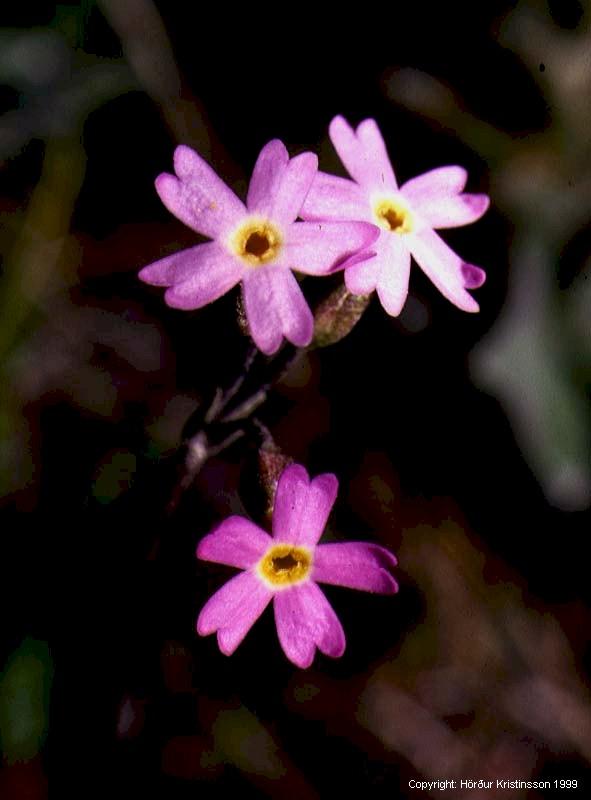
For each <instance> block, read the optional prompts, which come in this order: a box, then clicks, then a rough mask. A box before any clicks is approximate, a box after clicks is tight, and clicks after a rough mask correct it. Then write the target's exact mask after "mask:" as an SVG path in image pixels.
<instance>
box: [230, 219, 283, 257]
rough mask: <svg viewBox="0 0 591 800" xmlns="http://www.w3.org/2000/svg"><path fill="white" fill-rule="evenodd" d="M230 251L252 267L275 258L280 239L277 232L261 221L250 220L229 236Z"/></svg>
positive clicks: (273, 227)
mask: <svg viewBox="0 0 591 800" xmlns="http://www.w3.org/2000/svg"><path fill="white" fill-rule="evenodd" d="M229 244H230V249H231V251H232V252H233V253H234V254H235V255H237V256H238V257H239V258H241V259H242V260H243V261H246V262H247V264H249V265H250V266H252V267H258V266H260V265H261V264H268V263H269V261H273V260H274V259H275V258H277V255H278V253H279V250H280V249H281V244H282V239H281V234H280V232H279V230H278V229H277V228H276V227H275V226H274V225H273V224H272V223H270V222H268V221H267V220H263V219H250V220H249V221H248V222H246V223H244V224H243V225H241V226H240V227H239V228H237V229H236V230H235V231H234V233H233V234H232V235H231V236H230V242H229Z"/></svg>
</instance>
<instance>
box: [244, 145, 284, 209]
mask: <svg viewBox="0 0 591 800" xmlns="http://www.w3.org/2000/svg"><path fill="white" fill-rule="evenodd" d="M288 163H289V153H288V152H287V149H286V147H285V145H284V144H283V142H281V141H280V140H279V139H273V140H272V141H270V142H269V143H268V144H266V145H265V146H264V147H263V149H262V150H261V152H260V153H259V157H258V158H257V161H256V164H255V165H254V169H253V171H252V177H251V179H250V184H249V186H248V195H247V197H246V207H247V208H248V210H249V211H251V212H255V213H260V214H268V212H269V209H270V207H271V206H272V202H273V198H274V197H275V195H276V194H277V192H278V189H279V187H280V186H281V179H282V177H283V174H284V172H285V168H286V167H287V165H288Z"/></svg>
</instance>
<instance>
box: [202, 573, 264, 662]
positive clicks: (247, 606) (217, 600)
mask: <svg viewBox="0 0 591 800" xmlns="http://www.w3.org/2000/svg"><path fill="white" fill-rule="evenodd" d="M271 597H272V594H271V592H270V591H269V590H268V589H267V587H266V586H265V585H264V584H263V582H262V581H260V580H259V579H258V578H257V577H256V576H255V574H254V573H252V572H241V573H240V574H239V575H236V576H235V577H234V578H231V579H230V580H229V581H228V582H227V583H225V584H224V585H223V586H222V588H221V589H218V591H217V592H216V593H215V594H214V595H212V597H210V598H209V600H208V601H207V603H206V604H205V605H204V606H203V608H202V609H201V613H200V614H199V618H198V620H197V633H198V634H199V635H200V636H207V635H208V634H210V633H214V632H215V631H217V632H218V644H219V646H220V650H221V651H222V653H224V654H225V655H227V656H229V655H231V654H232V653H233V652H234V650H235V649H236V648H237V647H238V645H239V644H240V642H241V641H242V640H243V639H244V637H245V636H246V634H247V633H248V631H249V630H250V629H251V627H252V626H253V625H254V623H255V622H256V621H257V619H258V618H259V617H260V616H261V614H262V613H263V611H264V610H265V608H266V607H267V605H268V604H269V601H270V600H271Z"/></svg>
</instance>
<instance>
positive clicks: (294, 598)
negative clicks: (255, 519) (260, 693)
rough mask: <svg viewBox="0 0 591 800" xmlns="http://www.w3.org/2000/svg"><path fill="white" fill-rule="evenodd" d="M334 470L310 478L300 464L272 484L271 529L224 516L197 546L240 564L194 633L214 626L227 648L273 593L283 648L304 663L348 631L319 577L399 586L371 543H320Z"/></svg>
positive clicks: (339, 645) (386, 590) (369, 587)
mask: <svg viewBox="0 0 591 800" xmlns="http://www.w3.org/2000/svg"><path fill="white" fill-rule="evenodd" d="M337 489H338V481H337V479H336V477H335V476H334V475H330V474H326V475H319V476H318V477H316V478H314V480H312V481H310V479H309V477H308V473H307V472H306V470H305V469H304V468H303V467H301V466H299V465H298V464H293V465H292V466H290V467H287V468H286V469H285V470H284V471H283V472H282V474H281V477H280V479H279V483H278V486H277V494H276V497H275V506H274V509H273V536H272V537H271V536H269V534H267V533H265V531H263V530H262V529H261V528H259V527H258V525H255V524H254V523H252V522H250V521H249V520H247V519H245V518H244V517H228V519H226V520H224V521H223V522H222V523H221V524H220V525H219V526H218V527H217V528H216V529H214V531H213V532H212V533H210V534H209V535H208V536H206V537H205V538H204V539H203V540H202V541H201V542H200V543H199V546H198V548H197V557H198V558H202V559H204V560H205V561H215V562H217V563H219V564H228V565H229V566H231V567H238V568H239V569H242V570H244V571H243V572H241V573H240V574H239V575H236V576H235V577H234V578H231V579H230V580H229V581H228V583H226V584H225V585H224V586H222V588H221V589H219V590H218V591H217V592H216V593H215V594H214V595H213V597H211V598H210V599H209V600H208V601H207V603H206V604H205V606H204V608H203V609H202V611H201V613H200V614H199V619H198V620H197V632H198V633H199V634H200V635H201V636H207V635H208V634H210V633H214V632H216V631H217V638H218V644H219V647H220V650H221V651H222V653H225V655H231V654H232V653H233V652H234V650H236V648H237V647H238V645H239V644H240V642H241V641H242V640H243V639H244V637H245V636H246V634H247V633H248V631H249V630H250V628H251V627H252V625H254V623H255V622H256V620H257V619H258V618H259V617H260V615H261V614H262V613H263V611H264V610H265V608H266V607H267V605H268V604H269V603H270V601H271V600H273V606H274V609H275V623H276V625H277V634H278V636H279V641H280V643H281V647H282V648H283V650H284V652H285V655H286V656H287V657H288V658H289V659H290V661H293V663H294V664H296V665H297V666H298V667H302V668H305V667H309V666H310V664H311V663H312V661H313V660H314V653H315V651H316V648H317V647H318V649H319V650H321V651H322V652H323V653H325V654H326V655H327V656H332V657H333V658H338V657H339V656H341V655H342V654H343V651H344V650H345V634H344V633H343V628H342V627H341V623H340V622H339V620H338V618H337V616H336V614H335V612H334V611H333V609H332V607H331V606H330V604H329V602H328V600H327V599H326V597H325V596H324V594H323V592H322V591H321V590H320V589H319V587H318V581H320V582H322V583H332V584H336V585H338V586H348V587H350V588H352V589H362V590H364V591H368V592H378V593H380V594H394V593H395V592H397V591H398V586H397V584H396V581H395V580H394V578H393V577H392V575H391V574H390V571H391V569H392V568H393V567H394V566H395V565H396V559H395V557H394V556H393V555H392V554H391V553H389V552H388V550H385V549H384V548H383V547H380V546H379V545H376V544H368V543H364V542H349V543H346V544H321V545H319V544H317V542H318V540H319V539H320V537H321V535H322V531H323V530H324V526H325V524H326V520H327V519H328V515H329V514H330V510H331V508H332V506H333V503H334V501H335V498H336V495H337Z"/></svg>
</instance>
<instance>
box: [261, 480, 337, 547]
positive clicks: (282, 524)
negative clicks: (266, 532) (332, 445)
mask: <svg viewBox="0 0 591 800" xmlns="http://www.w3.org/2000/svg"><path fill="white" fill-rule="evenodd" d="M338 488H339V482H338V480H337V478H336V476H335V475H332V474H331V473H329V472H327V473H325V474H323V475H318V476H317V477H316V478H314V479H313V480H312V481H310V479H309V477H308V473H307V472H306V470H305V469H304V468H303V467H302V466H300V465H299V464H292V465H291V466H289V467H287V468H286V469H284V470H283V472H282V473H281V477H280V478H279V483H278V484H277V492H276V494H275V505H274V508H273V537H274V538H275V539H277V540H279V541H282V542H289V543H290V544H294V545H306V546H308V547H314V545H315V544H316V542H317V541H318V539H320V537H321V536H322V532H323V531H324V527H325V525H326V522H327V520H328V516H329V514H330V511H331V509H332V507H333V505H334V501H335V500H336V496H337V491H338Z"/></svg>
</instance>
